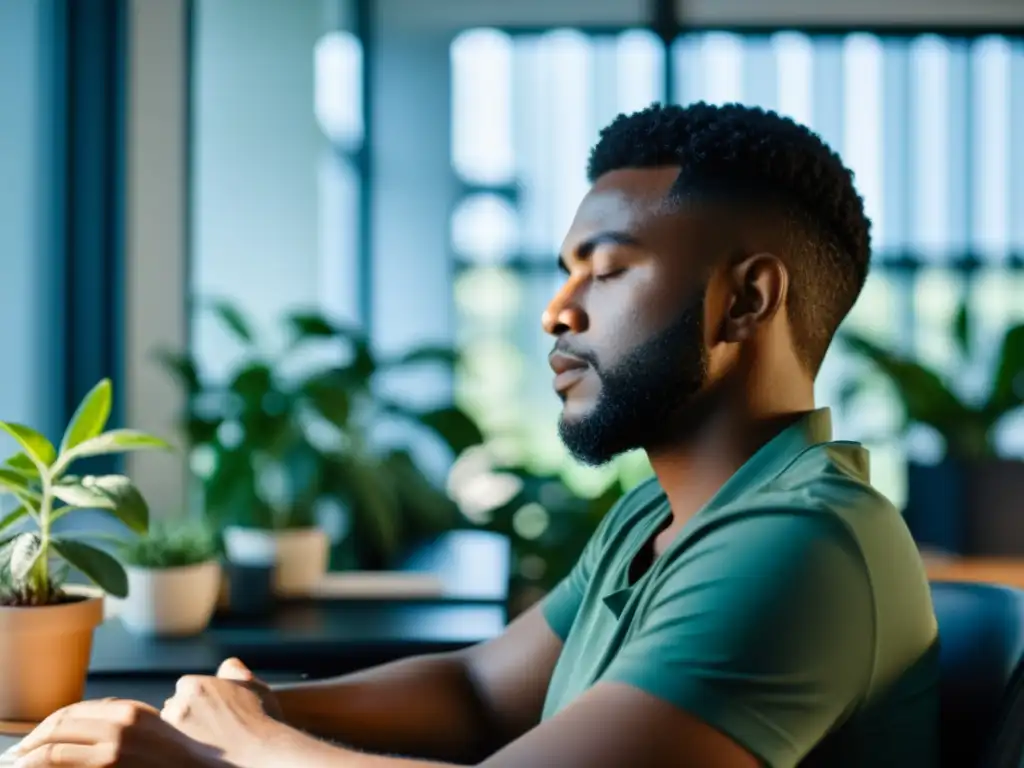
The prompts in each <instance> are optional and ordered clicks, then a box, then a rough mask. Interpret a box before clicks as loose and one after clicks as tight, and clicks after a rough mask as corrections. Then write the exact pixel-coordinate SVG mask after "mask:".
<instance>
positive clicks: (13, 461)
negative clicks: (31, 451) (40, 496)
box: [4, 453, 39, 479]
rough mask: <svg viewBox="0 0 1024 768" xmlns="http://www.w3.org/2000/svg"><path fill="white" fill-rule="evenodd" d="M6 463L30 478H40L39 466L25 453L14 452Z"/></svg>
mask: <svg viewBox="0 0 1024 768" xmlns="http://www.w3.org/2000/svg"><path fill="white" fill-rule="evenodd" d="M4 465H5V466H7V467H10V468H11V469H12V470H14V471H15V472H17V473H18V474H19V475H24V476H25V477H27V478H29V479H38V478H39V467H37V466H36V465H35V462H34V461H32V459H30V458H29V457H28V456H27V455H25V454H24V453H16V454H14V455H13V456H11V457H10V458H9V459H7V461H5V462H4Z"/></svg>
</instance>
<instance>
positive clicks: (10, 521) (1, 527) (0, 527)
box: [0, 504, 28, 531]
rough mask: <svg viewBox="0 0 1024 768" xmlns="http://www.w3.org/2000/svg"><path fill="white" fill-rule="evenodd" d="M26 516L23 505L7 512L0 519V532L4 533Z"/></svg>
mask: <svg viewBox="0 0 1024 768" xmlns="http://www.w3.org/2000/svg"><path fill="white" fill-rule="evenodd" d="M27 515H28V507H26V506H25V505H24V504H22V505H21V506H19V507H17V508H16V509H14V510H13V511H11V512H8V513H7V514H6V515H4V516H3V517H2V518H0V531H5V530H7V529H8V528H10V527H11V526H12V525H14V524H15V523H17V522H18V521H20V520H22V519H24V518H25V517H26V516H27Z"/></svg>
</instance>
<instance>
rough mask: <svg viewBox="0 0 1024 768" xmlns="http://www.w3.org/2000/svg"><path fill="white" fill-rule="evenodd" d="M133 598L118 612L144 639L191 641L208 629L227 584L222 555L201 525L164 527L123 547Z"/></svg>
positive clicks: (161, 526)
mask: <svg viewBox="0 0 1024 768" xmlns="http://www.w3.org/2000/svg"><path fill="white" fill-rule="evenodd" d="M119 552H120V556H121V561H122V562H123V563H124V565H125V570H126V571H127V574H128V597H127V598H125V599H124V600H123V601H122V602H121V605H120V606H119V609H118V615H119V616H120V617H121V621H123V622H124V624H125V626H126V627H127V628H128V629H130V630H131V631H133V632H136V633H138V634H142V635H153V636H165V637H186V636H189V635H196V634H199V633H200V632H202V631H203V630H204V629H206V627H207V625H208V624H209V623H210V618H211V617H212V616H213V610H214V608H215V607H216V605H217V598H218V595H219V593H220V586H221V568H220V559H219V558H220V553H219V551H218V547H217V540H216V538H215V536H214V535H213V532H212V531H211V530H210V529H209V527H208V526H207V525H205V524H203V523H200V522H194V521H188V522H178V523H163V524H162V525H159V526H151V527H150V529H149V531H148V532H146V533H143V534H141V535H139V536H137V537H136V538H134V539H132V540H131V541H128V542H123V543H122V544H121V545H120V547H119Z"/></svg>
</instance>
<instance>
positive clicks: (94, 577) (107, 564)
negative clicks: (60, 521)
mask: <svg viewBox="0 0 1024 768" xmlns="http://www.w3.org/2000/svg"><path fill="white" fill-rule="evenodd" d="M50 544H51V545H52V546H53V548H54V549H55V550H56V551H57V553H58V554H59V555H60V556H61V557H63V558H64V559H65V560H67V561H68V562H69V563H70V564H71V565H72V566H74V567H75V568H77V569H78V570H80V571H81V572H82V573H84V574H85V575H86V576H87V577H88V578H89V580H90V581H92V582H93V583H94V584H95V585H96V586H98V587H99V588H100V589H102V590H103V591H104V592H106V593H107V594H108V595H112V596H114V597H127V596H128V575H127V574H126V573H125V572H124V568H123V567H122V566H121V564H120V563H119V562H117V560H115V559H114V558H113V557H112V556H110V555H109V554H107V553H106V552H104V551H103V550H102V549H98V548H96V547H93V546H91V545H89V544H85V543H84V542H81V541H75V540H74V539H65V538H61V537H54V538H53V539H51V540H50Z"/></svg>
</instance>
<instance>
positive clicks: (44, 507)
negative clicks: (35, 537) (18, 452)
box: [33, 473, 53, 599]
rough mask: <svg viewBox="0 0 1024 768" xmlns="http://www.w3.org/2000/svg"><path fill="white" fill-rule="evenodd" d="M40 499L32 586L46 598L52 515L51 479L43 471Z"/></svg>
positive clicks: (48, 580) (48, 585)
mask: <svg viewBox="0 0 1024 768" xmlns="http://www.w3.org/2000/svg"><path fill="white" fill-rule="evenodd" d="M40 480H41V484H42V490H43V494H42V499H41V500H40V502H39V555H38V556H37V557H36V562H35V565H34V566H33V571H35V574H34V576H35V578H34V579H33V581H34V582H35V584H33V587H34V588H35V589H36V590H37V591H38V593H39V594H40V595H41V596H44V597H46V598H47V599H48V597H49V594H50V524H51V521H50V518H51V517H52V516H53V481H52V478H50V477H48V476H47V475H46V474H45V473H44V474H42V476H41V477H40Z"/></svg>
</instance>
